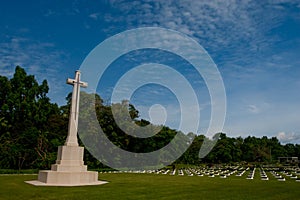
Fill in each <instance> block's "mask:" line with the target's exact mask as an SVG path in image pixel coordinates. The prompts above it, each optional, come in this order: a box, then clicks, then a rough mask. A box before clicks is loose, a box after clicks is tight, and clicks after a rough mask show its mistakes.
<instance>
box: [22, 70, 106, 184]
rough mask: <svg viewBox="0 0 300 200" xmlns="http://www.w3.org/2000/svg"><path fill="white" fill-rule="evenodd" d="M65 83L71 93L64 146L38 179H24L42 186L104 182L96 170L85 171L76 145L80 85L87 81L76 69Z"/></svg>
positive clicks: (81, 155)
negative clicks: (81, 77)
mask: <svg viewBox="0 0 300 200" xmlns="http://www.w3.org/2000/svg"><path fill="white" fill-rule="evenodd" d="M67 84H71V85H73V93H72V100H71V110H70V116H69V127H68V136H67V139H66V142H65V144H64V146H59V147H58V151H57V159H56V163H55V164H53V165H51V170H40V171H39V175H38V180H35V181H26V182H27V183H30V184H33V185H44V186H78V185H100V184H104V183H106V182H104V181H99V180H98V172H93V171H87V166H86V165H84V162H83V153H84V147H80V146H78V141H77V131H78V129H77V127H78V115H79V97H80V87H87V83H85V82H82V81H80V71H76V72H75V79H67Z"/></svg>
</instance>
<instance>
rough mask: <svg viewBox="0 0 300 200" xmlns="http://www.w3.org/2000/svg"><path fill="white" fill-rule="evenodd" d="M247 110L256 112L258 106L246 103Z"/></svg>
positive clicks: (257, 111)
mask: <svg viewBox="0 0 300 200" xmlns="http://www.w3.org/2000/svg"><path fill="white" fill-rule="evenodd" d="M247 110H248V111H249V112H250V113H253V114H257V113H259V112H260V110H259V108H258V107H257V106H256V105H248V106H247Z"/></svg>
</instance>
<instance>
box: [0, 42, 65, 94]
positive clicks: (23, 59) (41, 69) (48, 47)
mask: <svg viewBox="0 0 300 200" xmlns="http://www.w3.org/2000/svg"><path fill="white" fill-rule="evenodd" d="M67 59H68V54H66V53H64V52H62V51H59V50H57V49H56V48H55V44H53V43H47V42H38V41H34V40H32V39H29V38H23V37H11V39H10V40H9V41H7V42H4V43H0V74H1V75H2V76H8V77H11V76H12V75H13V73H14V69H15V67H16V66H17V65H19V66H21V67H23V68H25V70H26V72H27V73H28V74H34V75H35V77H36V78H37V79H38V81H42V80H44V79H47V80H48V83H49V85H50V88H51V90H50V96H55V95H54V94H55V93H56V92H59V91H61V89H62V88H61V86H60V85H57V84H55V83H56V82H57V78H58V77H57V74H59V73H60V71H61V69H63V68H64V66H65V64H66V60H67Z"/></svg>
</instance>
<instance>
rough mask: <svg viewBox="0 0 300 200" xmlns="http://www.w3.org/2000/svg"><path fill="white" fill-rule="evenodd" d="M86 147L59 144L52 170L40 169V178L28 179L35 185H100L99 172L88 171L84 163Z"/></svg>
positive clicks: (101, 182) (102, 182)
mask: <svg viewBox="0 0 300 200" xmlns="http://www.w3.org/2000/svg"><path fill="white" fill-rule="evenodd" d="M83 152H84V148H83V147H79V146H59V147H58V152H57V160H56V163H55V164H53V165H52V166H51V170H40V171H39V175H38V180H36V181H27V183H29V184H33V185H44V186H80V185H100V184H104V183H106V182H104V181H98V172H93V171H87V166H86V165H84V163H83Z"/></svg>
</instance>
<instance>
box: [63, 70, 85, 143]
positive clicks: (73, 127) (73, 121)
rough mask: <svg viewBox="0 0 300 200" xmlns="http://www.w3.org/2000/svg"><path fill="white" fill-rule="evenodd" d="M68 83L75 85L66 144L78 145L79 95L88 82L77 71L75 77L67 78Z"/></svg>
mask: <svg viewBox="0 0 300 200" xmlns="http://www.w3.org/2000/svg"><path fill="white" fill-rule="evenodd" d="M67 84H70V85H73V86H74V87H73V93H72V101H71V110H70V117H69V128H68V137H67V140H66V143H65V145H66V146H78V142H77V127H78V115H79V97H80V87H84V88H86V87H87V86H88V84H87V83H85V82H81V81H80V71H78V70H77V71H76V72H75V79H70V78H68V79H67Z"/></svg>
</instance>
